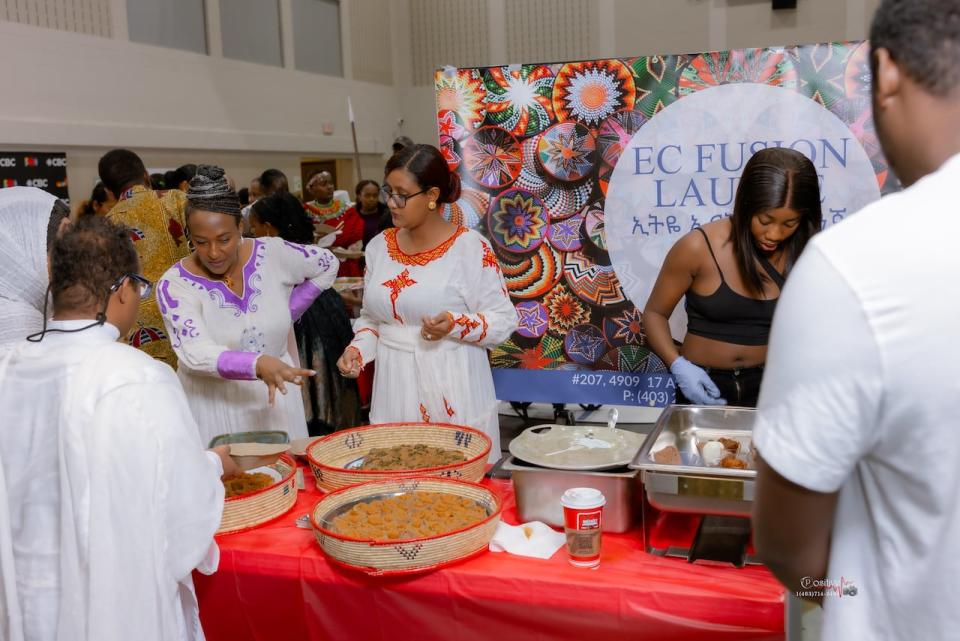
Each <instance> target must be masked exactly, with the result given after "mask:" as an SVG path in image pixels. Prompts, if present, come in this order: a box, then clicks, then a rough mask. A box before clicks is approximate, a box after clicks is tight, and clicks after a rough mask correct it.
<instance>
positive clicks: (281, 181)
mask: <svg viewBox="0 0 960 641" xmlns="http://www.w3.org/2000/svg"><path fill="white" fill-rule="evenodd" d="M250 191H253V183H251V184H250ZM277 192H285V193H289V192H290V183H289V181H287V175H286V174H285V173H283V172H282V171H280V170H279V169H267V170H266V171H264V172H263V173H262V174H260V197H261V198H262V197H263V196H269V195H271V194H275V193H277Z"/></svg>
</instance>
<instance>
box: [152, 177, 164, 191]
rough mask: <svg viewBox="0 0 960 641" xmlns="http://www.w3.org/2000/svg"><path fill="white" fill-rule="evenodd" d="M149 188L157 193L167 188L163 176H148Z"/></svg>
mask: <svg viewBox="0 0 960 641" xmlns="http://www.w3.org/2000/svg"><path fill="white" fill-rule="evenodd" d="M150 188H151V189H155V190H157V191H159V190H161V189H166V188H167V186H166V182H165V180H164V177H163V174H161V173H153V174H150Z"/></svg>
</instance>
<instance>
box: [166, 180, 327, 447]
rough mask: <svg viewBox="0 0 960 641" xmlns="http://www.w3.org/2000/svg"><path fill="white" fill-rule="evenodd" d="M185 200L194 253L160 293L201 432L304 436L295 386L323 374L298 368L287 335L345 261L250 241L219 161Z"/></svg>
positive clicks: (206, 435) (273, 241)
mask: <svg viewBox="0 0 960 641" xmlns="http://www.w3.org/2000/svg"><path fill="white" fill-rule="evenodd" d="M187 198H188V201H189V209H188V210H187V224H188V227H189V231H190V239H191V241H192V242H193V245H194V250H193V253H191V254H190V255H189V256H187V257H186V258H184V259H183V260H181V261H179V262H177V263H176V264H175V265H174V266H172V267H171V268H170V269H168V270H167V271H166V273H165V274H164V275H163V276H162V278H161V279H160V281H159V283H158V286H157V300H158V301H159V304H160V310H161V312H162V314H163V319H164V321H165V323H166V328H167V332H168V333H169V335H170V336H171V337H173V348H174V349H175V350H176V353H177V356H178V357H179V359H180V368H179V370H178V374H179V376H180V381H181V383H182V384H183V388H184V391H186V393H187V398H188V399H189V401H190V407H191V409H192V410H193V414H194V416H195V417H196V419H197V423H198V424H199V425H200V431H201V432H200V433H201V436H202V439H203V441H204V442H209V441H210V439H212V438H213V437H215V436H218V435H220V434H225V433H233V432H249V431H254V430H280V431H284V432H287V433H288V434H289V435H290V436H291V437H292V438H297V437H305V436H307V429H306V419H305V417H304V408H303V399H302V397H301V395H300V394H299V393H297V394H288V393H287V392H288V390H287V385H288V384H293V385H300V384H301V383H302V381H303V379H304V378H305V377H308V376H313V375H314V374H315V372H314V371H312V370H307V369H303V368H301V367H299V366H297V365H296V362H297V361H296V356H295V355H296V354H297V348H296V345H294V344H292V343H293V341H292V340H291V341H289V342H288V338H291V339H292V335H293V332H292V331H291V330H292V329H293V322H294V320H296V319H297V318H299V317H300V316H301V314H303V312H304V311H305V310H306V309H307V308H308V307H309V306H310V304H311V303H313V301H314V300H316V298H317V297H318V296H319V295H320V293H321V292H323V291H324V290H325V289H327V288H328V287H330V285H331V284H332V283H333V280H334V278H336V274H337V267H338V262H337V259H336V257H334V256H333V255H332V254H331V253H330V252H329V251H327V250H325V249H320V248H318V247H313V246H303V245H297V244H294V243H290V242H287V241H284V240H282V239H280V238H256V239H244V238H243V236H242V234H241V219H240V203H239V201H238V200H237V194H236V193H235V192H234V191H233V190H231V189H230V188H229V187H228V185H227V181H226V179H225V178H224V175H223V170H222V169H220V168H219V167H212V166H201V167H200V168H199V170H198V172H197V175H196V176H195V177H194V179H193V180H192V181H190V191H189V192H188V194H187ZM258 379H259V380H258ZM277 392H279V394H278V393H277Z"/></svg>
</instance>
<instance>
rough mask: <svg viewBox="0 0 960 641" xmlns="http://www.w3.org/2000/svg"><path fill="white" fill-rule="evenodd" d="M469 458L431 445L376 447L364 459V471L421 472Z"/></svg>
mask: <svg viewBox="0 0 960 641" xmlns="http://www.w3.org/2000/svg"><path fill="white" fill-rule="evenodd" d="M466 460H467V457H466V456H464V454H463V452H461V451H459V450H445V449H443V448H442V447H432V446H430V445H423V444H422V443H420V444H417V445H394V446H393V447H375V448H373V449H372V450H370V451H369V452H368V453H367V455H366V456H364V457H363V465H361V466H360V469H362V470H419V469H423V468H428V467H440V466H441V465H450V464H452V463H462V462H463V461H466Z"/></svg>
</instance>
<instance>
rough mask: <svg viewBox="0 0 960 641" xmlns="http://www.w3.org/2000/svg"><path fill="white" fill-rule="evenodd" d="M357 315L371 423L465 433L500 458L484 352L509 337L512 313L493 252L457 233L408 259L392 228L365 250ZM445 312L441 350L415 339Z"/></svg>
mask: <svg viewBox="0 0 960 641" xmlns="http://www.w3.org/2000/svg"><path fill="white" fill-rule="evenodd" d="M366 262H367V271H366V274H365V275H364V293H363V310H362V312H361V316H360V318H359V319H358V321H357V324H356V326H355V330H356V336H355V337H354V340H353V343H352V345H353V346H354V347H356V348H357V349H358V350H359V351H360V356H361V358H362V359H363V362H364V363H369V362H370V361H372V360H374V359H376V361H377V363H376V365H377V367H376V371H375V375H374V381H373V400H372V403H371V407H370V422H371V423H391V422H397V421H401V422H408V421H426V422H437V423H441V422H442V423H454V424H457V425H467V426H470V427H473V428H475V429H478V430H480V431H482V432H484V433H485V434H487V435H488V436H489V437H490V439H491V440H492V441H493V447H492V449H491V451H490V458H489V460H490V462H495V461H496V460H498V459H499V458H500V428H499V422H498V417H497V400H496V395H495V393H494V388H493V376H492V375H491V373H490V363H489V360H488V358H487V350H488V349H489V348H491V347H494V346H496V345H498V344H499V343H501V342H503V341H504V340H506V339H507V337H509V336H510V334H511V333H512V332H513V331H514V330H515V329H516V327H517V312H516V309H514V307H513V304H512V303H511V302H510V298H509V296H508V295H507V287H506V283H505V281H504V279H503V274H502V273H501V271H500V265H499V263H498V262H497V258H496V256H495V255H494V253H493V250H492V249H491V248H490V244H489V243H488V242H487V241H486V240H485V239H484V238H483V237H482V236H481V235H480V234H478V233H477V232H475V231H470V230H467V229H466V228H463V227H461V228H458V229H457V231H456V233H454V234H453V236H451V237H450V238H449V239H448V240H447V241H445V242H444V243H442V244H441V245H440V246H438V247H436V248H435V249H433V250H431V251H428V252H422V253H419V254H412V255H411V254H405V253H404V252H403V251H401V250H400V248H399V246H398V245H397V229H388V230H386V231H385V232H383V233H382V234H381V235H379V236H377V237H376V238H374V239H373V240H371V241H370V244H369V245H368V246H367V249H366ZM443 312H449V313H450V314H451V315H452V316H453V319H454V323H455V325H454V329H453V331H452V332H450V334H449V335H448V336H447V337H446V338H444V339H442V340H439V341H427V340H424V339H423V338H422V336H421V335H420V330H421V326H422V319H423V317H424V316H430V317H433V316H436V315H437V314H440V313H443Z"/></svg>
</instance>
